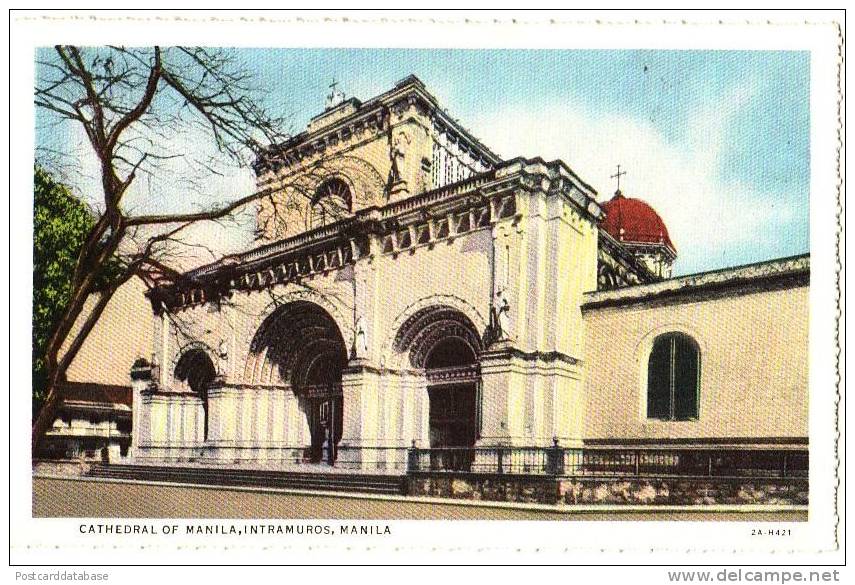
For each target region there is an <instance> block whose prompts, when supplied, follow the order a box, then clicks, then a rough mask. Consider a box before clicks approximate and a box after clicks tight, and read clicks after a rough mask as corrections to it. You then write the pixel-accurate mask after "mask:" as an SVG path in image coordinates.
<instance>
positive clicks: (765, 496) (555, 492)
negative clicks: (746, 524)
mask: <svg viewBox="0 0 855 585" xmlns="http://www.w3.org/2000/svg"><path fill="white" fill-rule="evenodd" d="M408 493H409V494H410V495H413V496H432V497H442V498H457V499H468V500H485V501H492V502H523V503H537V504H561V505H571V506H572V505H590V504H612V505H653V504H656V505H712V504H730V505H732V504H767V505H807V503H808V480H807V478H742V477H733V478H726V477H644V478H640V477H580V478H556V477H548V476H531V475H528V476H526V475H497V474H478V473H414V474H410V475H409V477H408Z"/></svg>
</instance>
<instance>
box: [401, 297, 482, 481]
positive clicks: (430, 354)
mask: <svg viewBox="0 0 855 585" xmlns="http://www.w3.org/2000/svg"><path fill="white" fill-rule="evenodd" d="M395 349H396V350H397V351H399V352H406V353H407V354H408V358H409V362H410V365H411V366H412V367H414V368H417V369H419V370H424V373H425V378H426V385H427V393H428V403H429V406H428V408H429V413H428V424H429V429H428V433H429V442H430V447H431V449H434V450H435V452H434V453H433V454H432V459H431V466H432V467H434V468H440V469H455V470H469V469H470V468H471V464H472V453H473V452H472V450H471V447H473V446H474V445H475V441H476V440H477V439H478V434H479V431H480V429H479V426H480V386H481V371H480V367H479V364H478V355H479V353H480V352H481V351H482V349H483V347H482V341H481V337H480V336H479V334H478V331H477V330H476V328H475V326H474V325H473V324H472V322H471V321H470V320H469V318H468V317H466V315H464V314H463V313H461V312H460V311H459V310H457V309H454V308H452V307H448V306H432V307H426V308H424V309H422V310H420V311H419V312H417V313H416V314H414V315H413V316H412V317H411V318H409V319H407V321H406V322H405V323H404V325H403V327H402V328H401V330H400V331H399V333H398V336H397V337H396V339H395Z"/></svg>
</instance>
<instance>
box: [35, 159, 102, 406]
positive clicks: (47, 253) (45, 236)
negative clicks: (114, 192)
mask: <svg viewBox="0 0 855 585" xmlns="http://www.w3.org/2000/svg"><path fill="white" fill-rule="evenodd" d="M34 187H35V189H34V192H33V195H34V209H33V412H34V413H35V412H38V409H39V407H40V406H41V404H42V402H43V401H44V399H45V392H46V385H47V371H46V367H45V350H46V346H47V343H48V340H49V339H50V336H51V334H52V333H53V331H54V329H55V327H56V326H57V324H58V323H59V320H60V319H61V317H62V314H63V311H64V310H65V308H66V306H67V304H68V301H69V298H70V296H71V277H72V274H73V272H74V266H75V263H76V261H77V255H78V253H79V251H80V247H81V246H82V245H83V242H84V241H85V240H86V236H87V234H88V233H89V231H90V230H91V229H92V227H93V226H94V225H95V218H94V217H93V215H92V212H91V211H90V210H89V208H88V207H87V206H86V205H85V204H84V203H83V202H82V201H80V199H78V198H76V197H75V196H74V195H73V194H72V193H71V191H70V190H69V189H68V188H67V187H66V186H65V185H62V184H61V183H58V182H56V181H55V180H54V179H53V177H51V175H50V174H49V173H47V172H46V171H45V170H44V169H42V168H41V167H39V166H38V165H36V167H35V177H34Z"/></svg>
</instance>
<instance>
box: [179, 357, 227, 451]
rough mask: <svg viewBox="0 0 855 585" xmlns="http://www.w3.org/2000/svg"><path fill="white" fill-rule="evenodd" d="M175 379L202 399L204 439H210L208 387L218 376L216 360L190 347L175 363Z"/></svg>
mask: <svg viewBox="0 0 855 585" xmlns="http://www.w3.org/2000/svg"><path fill="white" fill-rule="evenodd" d="M174 375H175V379H176V380H178V381H180V382H183V383H185V384H187V386H189V387H190V390H191V391H192V392H193V393H194V394H196V395H198V396H199V398H200V399H201V400H202V413H203V417H202V419H203V420H202V440H204V441H207V440H208V387H209V386H210V385H211V382H213V381H214V378H216V376H217V370H216V368H215V367H214V362H213V361H212V360H211V358H210V356H208V354H207V353H206V352H205V351H204V350H202V349H199V348H194V349H189V350H187V351H186V352H184V353H183V354H181V357H180V358H179V359H178V362H177V363H176V364H175V372H174Z"/></svg>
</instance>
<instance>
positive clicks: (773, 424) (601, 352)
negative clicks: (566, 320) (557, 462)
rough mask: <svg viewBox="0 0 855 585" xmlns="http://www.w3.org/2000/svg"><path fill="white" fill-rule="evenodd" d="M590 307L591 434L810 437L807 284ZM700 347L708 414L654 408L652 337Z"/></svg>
mask: <svg viewBox="0 0 855 585" xmlns="http://www.w3.org/2000/svg"><path fill="white" fill-rule="evenodd" d="M696 299H697V297H695V299H693V298H691V297H690V298H688V299H687V300H686V301H684V302H673V303H669V304H667V305H661V306H650V305H647V306H645V305H639V306H624V307H614V308H601V309H592V310H588V311H586V312H585V313H584V317H585V331H586V340H587V341H586V351H585V364H586V367H585V376H586V394H587V406H586V410H587V411H586V414H585V421H586V425H585V438H587V439H614V440H616V441H619V440H620V439H651V440H656V439H679V438H732V437H741V438H756V439H758V441H759V440H762V439H763V438H772V437H807V436H808V428H807V421H808V416H807V411H808V313H809V310H808V287H806V286H800V287H797V288H790V289H783V290H773V291H766V292H755V293H750V294H742V295H736V296H731V297H726V298H716V299H709V300H696ZM669 331H679V332H683V333H686V334H688V335H690V336H691V337H693V338H694V339H695V340H696V342H697V343H698V345H699V347H700V362H701V365H700V371H701V374H700V404H699V418H698V420H692V421H675V422H668V421H658V420H651V419H648V418H647V415H646V393H647V389H646V382H645V381H646V375H647V370H646V369H647V363H648V358H649V352H650V347H651V345H652V340H653V338H655V337H656V336H657V335H659V334H661V333H666V332H669Z"/></svg>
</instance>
